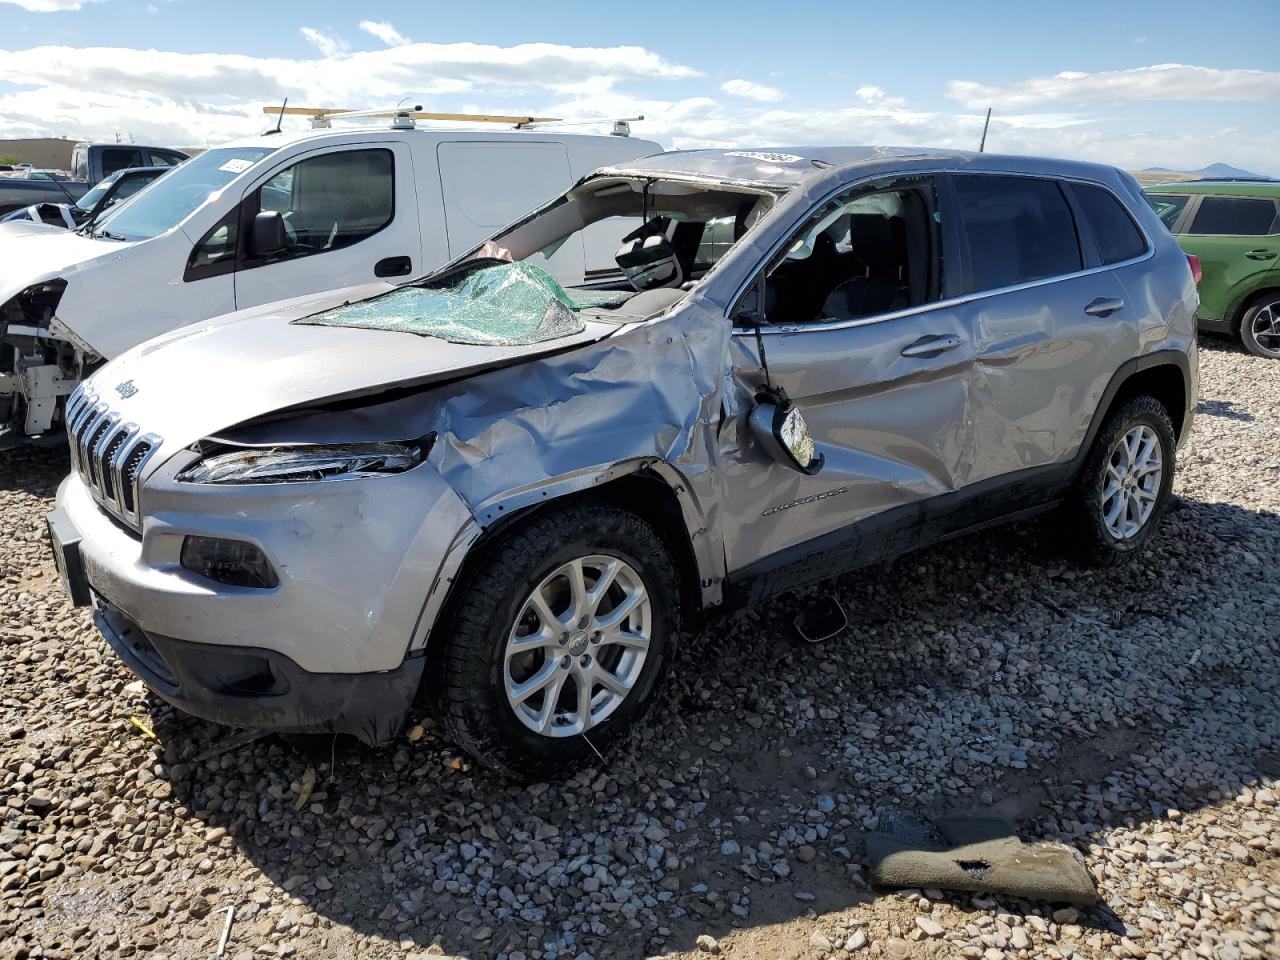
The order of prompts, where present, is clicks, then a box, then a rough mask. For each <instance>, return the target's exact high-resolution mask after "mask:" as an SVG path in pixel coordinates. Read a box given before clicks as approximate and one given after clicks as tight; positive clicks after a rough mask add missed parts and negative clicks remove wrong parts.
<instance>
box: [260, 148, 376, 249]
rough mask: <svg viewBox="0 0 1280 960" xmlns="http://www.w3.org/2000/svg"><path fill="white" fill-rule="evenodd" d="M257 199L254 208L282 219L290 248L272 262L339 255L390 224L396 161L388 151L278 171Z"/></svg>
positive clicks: (330, 156) (326, 157) (353, 153)
mask: <svg viewBox="0 0 1280 960" xmlns="http://www.w3.org/2000/svg"><path fill="white" fill-rule="evenodd" d="M255 197H256V201H254V202H251V203H250V207H251V208H254V209H257V210H260V211H268V210H270V211H275V212H278V213H279V214H280V215H281V217H282V218H283V219H284V229H285V235H286V247H285V250H284V252H283V253H281V254H278V255H276V256H273V257H271V258H270V259H271V262H278V261H281V260H295V259H297V258H299V257H309V256H313V255H314V254H317V253H328V252H329V251H331V250H341V249H342V248H343V247H349V246H351V245H352V244H356V243H359V242H360V241H361V240H364V239H366V238H367V237H371V236H372V235H373V234H375V233H377V232H378V231H379V230H381V229H382V228H383V227H385V226H386V225H387V224H389V223H390V222H391V219H392V217H393V216H394V215H395V161H394V158H393V156H392V153H391V151H390V150H348V151H343V152H340V153H326V154H322V155H321V156H318V157H311V158H309V159H306V160H302V161H299V162H298V163H295V164H293V166H291V167H288V168H286V169H284V170H282V171H280V172H279V173H277V174H276V175H275V176H274V177H272V178H271V179H270V180H268V181H267V182H266V183H264V184H263V185H262V186H261V187H260V188H259V189H258V191H257V192H256V194H255ZM260 262H262V261H255V265H256V263H260Z"/></svg>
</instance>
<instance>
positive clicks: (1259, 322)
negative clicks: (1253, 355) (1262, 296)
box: [1250, 300, 1280, 357]
mask: <svg viewBox="0 0 1280 960" xmlns="http://www.w3.org/2000/svg"><path fill="white" fill-rule="evenodd" d="M1250 325H1251V328H1252V333H1253V340H1254V342H1255V343H1256V344H1257V345H1258V346H1259V347H1261V348H1262V349H1263V350H1265V351H1266V352H1267V353H1271V354H1274V355H1276V356H1278V357H1280V300H1275V301H1273V302H1271V303H1268V304H1264V305H1263V306H1262V307H1260V308H1259V309H1258V310H1257V311H1256V312H1255V313H1254V315H1253V319H1252V321H1251V323H1250Z"/></svg>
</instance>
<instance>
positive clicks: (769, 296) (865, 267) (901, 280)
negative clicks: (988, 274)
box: [764, 179, 940, 324]
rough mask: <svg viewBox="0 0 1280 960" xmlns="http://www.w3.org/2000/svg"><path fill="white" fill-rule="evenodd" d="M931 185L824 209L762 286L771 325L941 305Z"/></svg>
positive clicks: (851, 198) (848, 198)
mask: <svg viewBox="0 0 1280 960" xmlns="http://www.w3.org/2000/svg"><path fill="white" fill-rule="evenodd" d="M935 207H936V203H935V200H934V193H933V183H932V181H931V180H927V179H926V180H920V181H918V182H917V184H913V185H912V186H910V187H906V188H901V189H893V190H877V191H871V192H868V191H867V190H866V189H865V188H860V189H859V190H855V191H852V192H850V193H848V194H846V195H845V196H843V197H839V198H837V199H836V200H834V201H832V202H831V203H828V204H826V205H824V206H823V207H822V208H821V209H820V210H819V211H818V212H817V213H815V214H814V215H813V216H812V217H811V218H810V219H809V220H808V221H807V222H806V223H805V225H804V226H803V227H801V228H800V230H799V232H798V233H796V234H795V236H794V237H793V238H792V240H791V243H790V244H789V246H788V247H787V249H786V253H785V254H784V255H783V257H782V259H781V260H780V261H779V262H778V264H777V265H776V266H774V267H773V268H772V269H771V270H770V272H769V275H768V277H767V279H766V280H765V286H764V313H765V316H766V318H767V319H768V320H769V322H771V323H784V324H791V323H810V322H824V321H832V320H856V319H859V318H862V317H871V316H876V315H879V314H884V313H892V312H894V311H896V310H905V309H907V308H908V307H915V306H919V305H921V304H925V303H929V302H931V301H933V300H936V299H938V290H939V287H940V269H939V264H940V258H939V250H940V244H939V239H938V229H937V223H936V221H935V219H934V217H933V211H934V209H935Z"/></svg>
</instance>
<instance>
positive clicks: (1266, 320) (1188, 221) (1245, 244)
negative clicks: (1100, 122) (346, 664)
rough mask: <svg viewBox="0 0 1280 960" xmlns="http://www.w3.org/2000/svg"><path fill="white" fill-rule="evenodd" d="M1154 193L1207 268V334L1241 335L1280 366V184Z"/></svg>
mask: <svg viewBox="0 0 1280 960" xmlns="http://www.w3.org/2000/svg"><path fill="white" fill-rule="evenodd" d="M1146 193H1147V199H1148V201H1149V202H1150V203H1151V206H1153V207H1154V208H1155V211H1156V214H1157V215H1158V216H1159V217H1160V219H1161V220H1163V221H1164V225H1165V226H1166V227H1168V228H1169V232H1170V233H1172V234H1173V235H1174V236H1175V237H1177V239H1178V243H1179V245H1180V246H1181V247H1182V249H1183V250H1184V251H1185V252H1186V253H1188V254H1190V255H1192V256H1194V257H1197V258H1198V259H1199V261H1200V269H1201V270H1202V271H1203V274H1204V276H1203V279H1202V280H1201V283H1200V309H1199V310H1198V311H1197V312H1196V320H1197V322H1198V324H1199V326H1200V329H1201V330H1211V331H1214V332H1216V333H1228V334H1232V335H1235V334H1239V336H1240V339H1241V340H1242V341H1243V342H1244V345H1245V349H1247V350H1248V351H1249V352H1250V353H1253V354H1256V355H1257V356H1260V357H1270V358H1271V359H1273V360H1280V181H1230V180H1219V181H1211V180H1195V181H1191V182H1188V183H1166V184H1161V185H1159V186H1153V187H1148V188H1147V191H1146Z"/></svg>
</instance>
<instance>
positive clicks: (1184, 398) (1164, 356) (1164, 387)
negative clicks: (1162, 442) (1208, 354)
mask: <svg viewBox="0 0 1280 960" xmlns="http://www.w3.org/2000/svg"><path fill="white" fill-rule="evenodd" d="M1190 392H1191V364H1190V361H1189V360H1188V359H1187V355H1186V354H1185V353H1182V352H1181V351H1179V350H1159V351H1156V352H1154V353H1149V354H1145V355H1143V356H1141V357H1134V358H1133V359H1132V360H1129V361H1128V362H1126V363H1125V364H1124V365H1123V366H1121V368H1120V369H1119V370H1117V371H1116V373H1115V375H1114V376H1112V378H1111V381H1110V382H1109V383H1108V384H1107V388H1106V390H1105V391H1104V392H1103V395H1102V399H1101V401H1100V402H1099V403H1098V407H1097V410H1096V411H1095V412H1094V415H1093V420H1092V421H1090V423H1089V431H1088V433H1087V434H1086V435H1085V438H1084V442H1083V443H1081V444H1080V449H1079V451H1078V452H1077V453H1076V462H1075V470H1074V471H1073V473H1076V474H1078V473H1079V471H1080V470H1081V469H1082V468H1083V467H1084V463H1085V460H1086V459H1087V458H1088V456H1089V451H1090V450H1091V449H1092V448H1093V442H1094V440H1095V439H1096V438H1097V436H1098V433H1099V431H1100V430H1101V429H1102V426H1103V424H1105V423H1106V422H1107V419H1108V418H1109V417H1110V416H1111V414H1112V413H1114V412H1115V411H1116V410H1119V409H1120V408H1121V407H1123V406H1124V405H1125V404H1126V403H1128V402H1129V401H1130V400H1132V399H1133V398H1134V397H1139V396H1144V395H1145V396H1151V397H1154V398H1155V399H1156V400H1158V401H1160V403H1161V404H1163V405H1164V408H1165V409H1166V410H1168V411H1169V419H1170V420H1172V421H1173V430H1174V436H1175V438H1176V439H1177V441H1178V442H1179V443H1180V442H1181V441H1182V439H1183V436H1184V432H1185V431H1186V429H1187V428H1188V427H1189V426H1190V422H1191V417H1190V416H1189V414H1190V404H1191V401H1192V400H1193V399H1194V398H1192V397H1191V396H1190Z"/></svg>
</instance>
